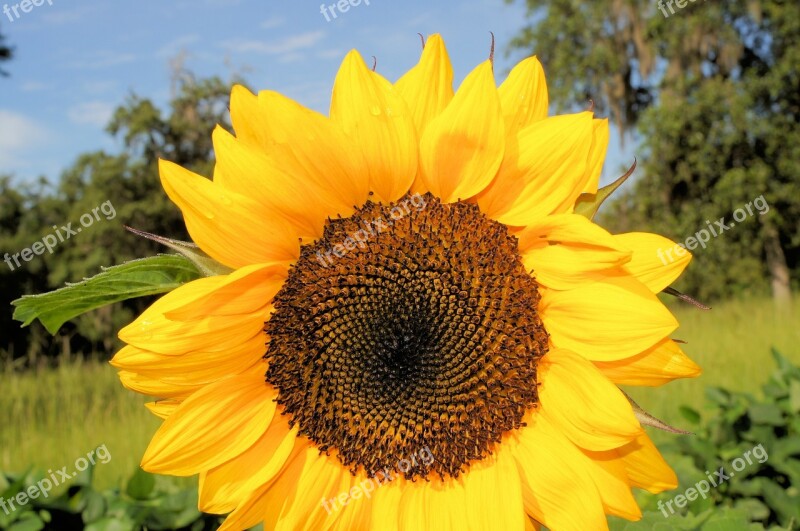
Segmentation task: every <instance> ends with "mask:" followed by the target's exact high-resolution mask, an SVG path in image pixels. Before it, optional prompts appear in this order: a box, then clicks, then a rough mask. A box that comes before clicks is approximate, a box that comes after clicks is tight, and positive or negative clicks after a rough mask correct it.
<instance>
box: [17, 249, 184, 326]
mask: <svg viewBox="0 0 800 531" xmlns="http://www.w3.org/2000/svg"><path fill="white" fill-rule="evenodd" d="M199 277H200V272H199V271H198V270H197V267H195V266H194V265H193V264H192V263H191V262H190V261H189V259H187V258H185V257H183V256H177V255H158V256H153V257H150V258H142V259H139V260H131V261H130V262H126V263H124V264H121V265H118V266H114V267H109V268H107V269H106V268H104V269H103V271H102V272H101V273H99V274H98V275H95V276H93V277H92V278H89V279H86V280H83V281H82V282H78V283H75V284H68V285H67V286H66V287H64V288H61V289H57V290H55V291H51V292H49V293H43V294H39V295H24V296H23V297H22V298H20V299H17V300H15V301H13V302H12V303H11V304H12V305H14V306H15V307H16V309H15V310H14V319H16V320H17V321H22V326H28V325H29V324H31V323H32V322H33V320H34V319H39V320H40V321H41V322H42V324H43V325H44V327H45V328H46V329H47V331H48V332H50V333H51V334H55V333H56V332H57V331H58V329H59V328H60V327H61V325H63V324H64V323H66V322H67V321H69V320H70V319H72V318H74V317H77V316H78V315H81V314H83V313H86V312H88V311H90V310H94V309H96V308H100V307H102V306H106V305H108V304H111V303H114V302H119V301H124V300H127V299H133V298H136V297H144V296H147V295H155V294H158V293H165V292H167V291H172V290H173V289H175V288H177V287H178V286H180V285H181V284H184V283H186V282H189V281H191V280H194V279H196V278H199Z"/></svg>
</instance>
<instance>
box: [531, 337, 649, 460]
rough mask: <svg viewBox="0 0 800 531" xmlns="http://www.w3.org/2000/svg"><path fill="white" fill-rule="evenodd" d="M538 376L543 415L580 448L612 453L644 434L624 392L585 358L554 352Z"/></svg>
mask: <svg viewBox="0 0 800 531" xmlns="http://www.w3.org/2000/svg"><path fill="white" fill-rule="evenodd" d="M538 374H539V375H538V378H537V379H538V380H539V382H540V384H541V385H540V386H539V400H540V402H541V409H542V412H543V414H545V415H546V416H547V418H548V419H549V420H551V421H552V422H553V424H554V425H556V426H557V427H558V428H559V429H560V430H561V431H562V432H563V433H564V434H565V435H566V436H568V437H569V438H570V440H572V442H574V443H575V444H577V445H579V446H580V447H582V448H586V449H590V450H609V449H611V448H617V447H619V446H622V445H623V444H627V443H628V442H630V441H631V440H632V439H633V438H635V437H636V436H637V435H639V434H640V433H641V432H642V427H641V426H640V425H639V422H638V421H637V420H636V417H635V416H634V414H633V410H632V409H631V405H630V403H629V402H628V400H627V399H626V398H625V395H623V394H622V391H620V390H619V389H618V388H617V387H616V386H615V385H614V384H612V383H611V382H609V381H608V380H607V379H606V378H605V376H603V374H602V373H601V372H600V371H599V370H598V369H597V368H596V367H595V366H594V365H592V364H591V362H589V361H587V360H586V359H584V358H583V357H581V356H579V355H577V354H575V353H574V352H570V351H568V350H564V349H559V350H551V351H550V352H548V353H547V355H546V356H545V357H544V358H542V360H541V361H540V362H539V367H538Z"/></svg>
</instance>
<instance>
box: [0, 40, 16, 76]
mask: <svg viewBox="0 0 800 531" xmlns="http://www.w3.org/2000/svg"><path fill="white" fill-rule="evenodd" d="M5 40H6V38H5V37H4V36H3V34H2V33H0V63H2V62H3V61H9V60H11V57H12V56H13V55H14V49H13V48H10V47H9V46H7V45H6V44H5ZM0 76H8V72H6V71H5V70H3V69H2V68H0Z"/></svg>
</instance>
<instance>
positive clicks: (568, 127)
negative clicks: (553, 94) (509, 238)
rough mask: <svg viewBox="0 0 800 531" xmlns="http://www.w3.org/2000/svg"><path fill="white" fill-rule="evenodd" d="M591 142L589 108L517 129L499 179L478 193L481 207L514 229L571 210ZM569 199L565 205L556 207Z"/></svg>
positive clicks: (498, 176)
mask: <svg viewBox="0 0 800 531" xmlns="http://www.w3.org/2000/svg"><path fill="white" fill-rule="evenodd" d="M591 143H592V114H591V113H588V112H583V113H578V114H567V115H563V116H554V117H552V118H546V119H544V120H540V121H538V122H535V123H534V124H532V125H530V126H528V127H526V128H525V129H523V130H521V131H520V132H519V134H518V135H517V137H516V141H514V142H509V143H508V144H507V149H506V153H505V159H504V160H503V164H502V166H501V167H500V170H499V171H498V174H497V177H496V178H495V179H494V181H492V183H491V185H490V186H489V187H488V188H487V189H486V190H484V191H483V192H482V193H481V194H480V195H479V196H478V204H479V205H480V207H481V211H483V212H484V213H486V215H487V216H489V217H490V218H492V219H495V220H497V221H499V222H501V223H505V224H506V225H512V226H518V227H524V226H527V225H530V224H531V223H533V222H535V221H536V220H538V219H541V218H543V217H545V216H547V215H550V214H553V213H560V212H567V211H569V209H571V208H572V206H571V205H572V204H574V202H575V199H576V198H577V197H578V195H580V189H581V188H582V187H583V184H582V183H584V182H585V181H586V177H585V176H586V166H587V157H588V155H589V148H590V147H591ZM567 203H570V207H569V209H567V208H562V209H561V210H559V205H563V204H567Z"/></svg>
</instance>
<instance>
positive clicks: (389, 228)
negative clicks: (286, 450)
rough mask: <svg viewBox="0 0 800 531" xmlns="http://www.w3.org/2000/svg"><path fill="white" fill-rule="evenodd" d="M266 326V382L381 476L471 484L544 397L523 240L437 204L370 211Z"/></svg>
mask: <svg viewBox="0 0 800 531" xmlns="http://www.w3.org/2000/svg"><path fill="white" fill-rule="evenodd" d="M274 300H275V302H274V305H275V313H274V314H273V315H272V317H271V318H270V320H269V321H268V323H267V325H266V331H267V333H268V335H269V338H270V340H269V346H268V352H267V354H266V358H267V359H268V360H269V369H268V372H267V381H268V382H269V383H271V384H272V385H274V386H275V387H276V388H277V389H278V402H279V403H280V404H282V405H283V406H284V408H285V413H286V414H288V415H290V416H291V420H290V423H291V424H293V425H294V424H299V427H300V433H301V434H304V435H306V436H307V437H308V438H309V439H311V440H312V441H314V442H315V443H316V444H317V446H318V447H319V448H320V450H322V451H326V450H329V449H333V450H335V451H336V453H337V454H338V456H339V458H340V459H341V461H342V463H343V464H345V465H346V466H350V467H351V468H352V469H353V470H354V471H355V470H356V469H358V468H361V467H363V469H364V470H365V471H366V472H367V473H368V474H370V475H374V474H375V473H376V472H377V471H379V470H382V469H385V468H390V469H393V468H394V467H395V465H396V464H397V463H398V462H399V461H401V460H403V459H406V458H409V457H410V456H413V455H415V454H417V453H418V452H419V451H420V450H421V449H423V448H428V449H429V450H430V452H431V454H432V455H433V461H432V462H431V463H429V464H426V463H421V462H417V461H416V460H415V461H414V462H413V463H412V466H411V467H410V468H409V469H408V470H407V471H405V474H406V476H407V477H415V476H423V477H426V476H427V475H428V474H429V473H436V474H438V475H440V476H442V477H445V476H448V475H450V476H458V474H459V473H460V472H461V471H462V470H463V469H464V467H465V466H466V465H467V464H468V463H469V462H470V461H473V460H480V459H482V458H484V457H485V456H486V455H488V454H489V453H491V449H492V445H493V444H494V443H497V442H499V441H500V438H501V436H502V434H503V433H505V432H507V431H509V430H512V429H514V428H518V427H519V426H520V425H521V422H522V418H523V416H524V414H525V411H526V410H528V409H529V408H530V407H531V406H533V405H534V404H535V403H536V401H537V391H536V366H537V361H538V360H539V358H541V357H542V356H543V355H544V354H545V353H546V351H547V337H548V336H547V332H546V331H545V329H544V327H543V325H542V322H541V320H540V318H539V316H538V314H537V305H538V302H539V293H538V291H537V284H536V281H535V280H534V279H533V278H532V277H531V275H530V274H529V273H528V272H527V271H526V270H525V267H524V266H523V264H522V261H521V260H520V256H519V252H518V249H517V240H516V238H514V237H512V236H510V235H509V234H508V230H507V229H506V227H505V226H504V225H502V224H501V223H498V222H496V221H492V220H490V219H488V218H487V217H486V216H484V215H483V214H481V212H480V210H479V209H478V207H477V206H476V205H471V204H465V203H453V204H442V203H441V202H440V201H439V200H437V199H436V198H435V197H434V196H432V195H431V194H426V195H425V196H419V195H417V196H414V197H413V198H410V197H409V196H406V197H405V198H403V199H401V200H399V201H398V202H396V203H393V204H391V205H388V206H387V205H380V204H375V203H372V202H368V203H367V204H366V205H365V206H364V207H362V208H361V209H358V210H357V211H356V213H355V214H354V215H353V216H352V217H350V218H347V219H337V220H333V221H330V222H329V223H328V224H327V226H326V228H325V232H324V236H323V237H322V238H321V239H320V240H319V241H318V242H316V243H315V244H313V245H306V246H304V247H303V248H302V251H301V256H300V259H299V260H298V261H297V263H296V264H295V265H294V266H293V267H292V269H291V271H290V274H289V278H288V280H287V281H286V283H285V284H284V286H283V288H282V289H281V291H280V292H279V293H278V295H277V296H276V297H275V299H274Z"/></svg>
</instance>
